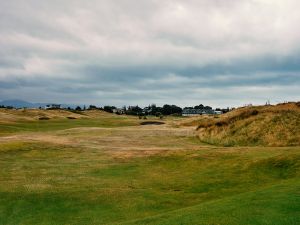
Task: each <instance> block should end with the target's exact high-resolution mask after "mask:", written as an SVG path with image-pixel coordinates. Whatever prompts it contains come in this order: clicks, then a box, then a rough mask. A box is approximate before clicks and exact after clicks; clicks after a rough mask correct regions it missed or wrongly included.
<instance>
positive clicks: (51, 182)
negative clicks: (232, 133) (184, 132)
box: [0, 131, 299, 224]
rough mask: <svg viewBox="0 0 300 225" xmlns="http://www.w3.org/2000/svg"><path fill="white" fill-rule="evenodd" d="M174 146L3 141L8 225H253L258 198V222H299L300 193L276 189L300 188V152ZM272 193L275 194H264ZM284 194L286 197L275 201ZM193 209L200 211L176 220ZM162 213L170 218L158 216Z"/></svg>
mask: <svg viewBox="0 0 300 225" xmlns="http://www.w3.org/2000/svg"><path fill="white" fill-rule="evenodd" d="M87 132H88V131H87ZM192 141H193V140H192ZM169 147H170V151H163V152H158V153H157V154H154V155H147V154H145V155H144V156H142V157H134V156H133V157H129V158H128V157H122V154H118V155H117V156H116V155H114V154H113V153H111V152H107V151H99V150H97V149H89V148H84V149H82V148H81V147H74V146H72V147H70V146H68V145H54V144H50V143H40V142H34V143H31V142H19V141H15V142H9V143H1V144H0V156H1V157H0V167H1V171H0V224H109V223H121V224H122V223H125V222H126V221H132V220H136V219H139V218H140V219H142V218H148V217H150V218H149V219H146V220H141V221H139V220H138V221H136V222H134V223H135V224H143V223H145V224H147V223H150V224H198V222H199V221H200V222H201V223H203V224H239V222H245V223H243V224H247V223H248V224H251V223H250V222H251V220H250V219H251V217H250V215H248V216H247V217H245V220H243V218H244V217H243V215H244V214H247V212H248V211H247V210H248V208H247V207H246V206H247V204H248V205H249V206H251V204H252V203H253V202H252V198H253V197H255V196H257V199H256V200H257V203H259V202H260V201H261V202H263V204H258V206H257V207H258V208H259V207H260V208H261V210H263V209H264V208H265V210H266V212H268V213H267V214H266V216H264V214H263V213H262V214H261V215H259V216H258V217H256V220H257V224H264V221H265V220H266V221H268V223H265V224H272V223H271V222H273V223H274V224H276V222H277V221H278V220H277V219H278V216H274V217H273V216H272V214H270V212H271V213H273V214H274V215H275V213H277V211H280V215H282V216H289V217H291V218H290V219H286V220H284V219H282V221H286V222H292V221H293V220H294V221H296V219H297V218H298V217H297V216H296V213H295V210H296V208H297V207H299V201H298V199H295V200H293V201H291V198H292V197H291V195H293V194H294V193H295V191H296V189H295V188H294V189H293V188H292V187H290V186H288V187H287V189H286V192H285V191H283V192H284V193H283V192H282V187H281V186H276V185H277V184H278V183H282V182H286V183H290V184H295V185H296V184H297V185H298V183H299V182H298V180H299V153H298V152H299V148H240V149H237V148H202V149H201V150H188V149H186V150H183V151H182V150H180V151H178V150H173V151H172V142H170V146H169ZM133 155H134V154H133ZM297 182H298V183H297ZM269 187H270V188H271V190H273V191H272V192H274V193H273V194H272V192H270V193H269V192H266V193H265V194H259V193H261V192H260V191H261V190H262V189H264V188H269ZM295 187H299V186H295ZM266 190H267V189H266ZM283 190H285V189H283ZM249 191H250V192H253V193H258V194H252V195H251V194H250V195H248V194H247V192H249ZM256 191H257V192H256ZM291 191H292V192H291ZM278 192H279V193H282V198H279V199H274V195H276V193H278ZM242 193H246V194H245V195H243V194H242ZM239 194H241V195H239ZM237 195H238V196H237ZM234 196H237V197H234ZM251 196H252V197H251ZM231 197H232V199H231ZM227 198H228V199H229V200H226V199H227ZM230 199H231V200H230ZM244 199H245V200H244ZM241 201H245V203H243V204H242V205H241ZM268 202H269V203H274V204H277V206H272V207H267V206H268V204H267V203H268ZM254 203H255V202H254ZM255 204H256V203H255ZM255 204H254V206H252V210H254V211H255V208H256V206H255ZM240 205H241V206H240ZM193 206H195V208H193ZM185 207H192V208H186V209H183V210H182V211H176V212H175V213H173V214H172V211H173V210H180V209H181V208H185ZM214 207H215V208H214ZM243 207H244V208H243ZM295 207H296V208H295ZM236 208H238V209H239V213H240V218H239V219H236V214H235V209H236ZM250 209H251V208H250ZM282 209H284V210H282ZM276 210H277V211H276ZM219 212H221V214H220V215H219V216H217V217H216V215H217V214H218V213H219ZM250 212H251V211H250ZM162 213H167V214H166V215H164V214H163V215H164V216H162V217H155V215H158V214H162ZM199 215H200V216H199ZM201 215H205V217H203V218H202V216H201ZM153 216H154V217H153ZM179 216H180V217H179ZM152 217H153V218H152ZM175 218H177V219H178V220H177V219H175ZM223 219H225V220H223ZM253 220H254V219H253ZM197 221H198V222H197ZM222 221H223V222H222ZM224 221H225V222H224ZM249 221H250V222H249ZM177 222H178V223H177ZM179 222H180V223H179ZM189 222H190V223H189ZM200 222H199V224H201V223H200ZM227 222H228V223H227ZM260 222H261V223H260ZM278 224H280V223H278ZM281 224H284V223H283V222H282V223H281ZM291 224H293V223H291ZM294 224H296V223H294Z"/></svg>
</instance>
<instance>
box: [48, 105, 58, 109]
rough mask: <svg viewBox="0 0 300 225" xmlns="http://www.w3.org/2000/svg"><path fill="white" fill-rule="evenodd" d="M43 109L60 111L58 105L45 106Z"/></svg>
mask: <svg viewBox="0 0 300 225" xmlns="http://www.w3.org/2000/svg"><path fill="white" fill-rule="evenodd" d="M45 109H60V105H59V104H50V105H46V107H45Z"/></svg>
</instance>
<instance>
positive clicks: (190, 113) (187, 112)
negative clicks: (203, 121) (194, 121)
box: [182, 108, 215, 116]
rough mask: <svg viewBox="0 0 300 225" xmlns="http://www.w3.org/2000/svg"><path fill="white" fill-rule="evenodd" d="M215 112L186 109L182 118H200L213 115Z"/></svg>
mask: <svg viewBox="0 0 300 225" xmlns="http://www.w3.org/2000/svg"><path fill="white" fill-rule="evenodd" d="M213 114H215V111H214V110H212V109H208V108H207V109H193V108H185V109H183V110H182V116H199V115H213Z"/></svg>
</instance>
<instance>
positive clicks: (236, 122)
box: [197, 103, 300, 146]
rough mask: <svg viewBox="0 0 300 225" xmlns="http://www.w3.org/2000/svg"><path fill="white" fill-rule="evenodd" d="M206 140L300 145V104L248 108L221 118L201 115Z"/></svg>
mask: <svg viewBox="0 0 300 225" xmlns="http://www.w3.org/2000/svg"><path fill="white" fill-rule="evenodd" d="M197 123H198V128H197V131H198V135H199V138H200V139H201V140H202V141H203V142H207V143H210V144H215V145H223V146H249V145H250V146H255V145H259V146H299V145H300V105H299V103H288V104H280V105H276V106H258V107H245V108H239V109H237V110H234V111H232V112H230V113H228V114H225V115H222V116H220V117H210V118H207V117H206V118H201V119H200V120H198V121H197Z"/></svg>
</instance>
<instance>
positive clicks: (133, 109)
mask: <svg viewBox="0 0 300 225" xmlns="http://www.w3.org/2000/svg"><path fill="white" fill-rule="evenodd" d="M142 112H143V110H142V108H140V107H139V106H138V105H137V106H128V109H127V110H126V114H127V115H140V114H142Z"/></svg>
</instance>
